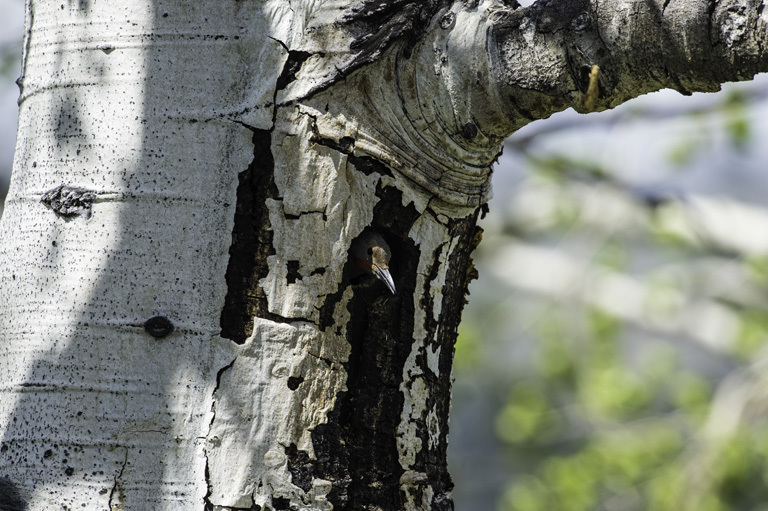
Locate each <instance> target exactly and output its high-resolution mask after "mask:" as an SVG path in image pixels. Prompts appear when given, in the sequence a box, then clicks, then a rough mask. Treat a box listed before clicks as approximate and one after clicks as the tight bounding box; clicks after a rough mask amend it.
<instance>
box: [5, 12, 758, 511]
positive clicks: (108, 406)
mask: <svg viewBox="0 0 768 511" xmlns="http://www.w3.org/2000/svg"><path fill="white" fill-rule="evenodd" d="M555 3H556V2H551V3H549V4H541V9H539V7H536V6H534V7H533V8H530V9H521V10H519V11H516V12H515V13H511V11H509V9H507V8H506V7H505V6H504V5H503V3H501V2H495V1H492V0H485V1H482V2H476V1H467V2H463V1H458V2H455V3H453V4H451V3H450V2H447V1H446V2H444V3H439V2H424V3H418V4H413V5H411V7H414V6H416V7H415V8H416V11H417V12H419V13H422V14H423V13H424V12H427V11H428V9H427V7H424V6H431V7H432V8H434V12H431V11H430V12H427V14H428V15H429V16H428V18H427V22H428V23H427V25H425V26H426V30H425V33H424V34H422V36H423V37H421V38H420V39H419V41H418V43H414V44H413V45H412V48H408V47H407V44H406V42H404V40H398V41H395V42H392V43H391V44H389V45H388V46H387V48H388V49H384V48H378V49H374V50H370V49H368V50H366V49H365V48H364V49H357V50H351V49H350V48H351V47H354V48H358V46H357V43H356V42H355V41H359V40H360V39H359V36H360V34H359V33H355V32H356V30H357V31H359V30H360V29H359V27H358V28H351V29H350V28H344V26H343V25H344V23H335V22H336V21H344V19H346V18H344V12H345V11H344V10H343V8H344V7H346V6H348V2H340V1H337V0H328V1H325V2H323V1H319V0H318V1H312V0H305V1H303V2H285V1H284V0H265V1H262V2H258V3H254V2H241V1H237V0H224V1H223V2H203V3H195V4H194V5H189V4H185V3H181V2H171V1H169V2H168V3H163V4H159V3H157V2H138V3H137V2H125V1H112V2H108V3H102V2H97V1H95V0H94V1H89V0H83V1H81V2H79V3H78V4H77V5H75V4H52V3H45V2H40V3H31V4H30V6H29V7H28V12H27V36H26V40H25V55H24V63H23V77H22V81H21V84H22V89H21V102H20V123H19V125H20V128H19V138H18V142H17V151H16V158H15V161H14V171H13V179H12V183H11V189H10V192H9V196H8V199H7V202H6V210H5V212H4V215H3V218H2V222H1V223H0V239H2V242H1V243H0V262H1V263H0V264H2V269H1V270H0V304H2V307H3V314H2V315H0V346H2V348H0V349H2V352H1V353H0V382H2V386H1V387H0V467H2V468H0V476H3V477H6V478H8V479H9V480H10V482H11V483H13V484H14V485H16V486H18V487H19V488H20V489H21V490H22V492H23V493H24V494H25V498H26V499H27V500H28V501H29V509H32V510H37V509H40V510H44V509H52V508H60V507H61V506H66V507H68V508H70V509H75V508H87V509H130V510H141V509H152V510H164V509H168V510H176V509H231V508H251V507H252V506H257V508H261V509H264V510H268V509H289V508H290V509H293V508H299V509H306V510H329V509H332V508H337V509H355V510H357V509H387V508H392V509H394V508H397V509H403V510H416V509H434V510H439V511H443V510H447V509H452V503H451V498H450V489H451V482H450V478H449V477H448V475H447V472H446V470H445V448H446V444H447V417H448V404H449V389H450V379H451V374H450V371H451V358H452V350H453V341H454V340H455V336H456V326H457V325H458V321H459V317H460V312H461V308H462V306H463V294H464V290H465V288H466V284H467V282H468V280H470V279H471V278H472V277H473V269H472V267H471V260H470V259H469V253H470V252H471V249H472V247H473V246H474V245H475V244H476V243H477V242H479V236H478V235H476V232H475V222H476V219H477V215H478V214H479V211H480V209H479V206H480V205H482V204H484V203H485V201H486V200H487V199H488V197H489V193H490V185H489V177H490V165H491V163H492V161H493V160H494V158H495V157H496V155H497V154H498V152H499V151H500V148H501V144H502V143H503V140H504V138H505V137H506V136H507V135H508V134H509V133H510V132H511V131H513V130H514V129H515V128H517V127H519V126H521V125H523V124H525V123H526V122H529V121H530V120H531V117H530V115H529V114H530V113H532V112H533V113H535V116H538V117H546V116H548V115H550V114H551V113H552V112H553V111H555V110H557V109H562V108H565V106H566V105H568V104H577V103H579V102H580V101H581V100H582V99H583V96H584V94H583V91H581V89H580V84H579V83H578V80H577V79H576V78H574V77H573V76H572V75H573V71H574V70H573V69H567V68H568V64H567V62H568V58H565V57H563V55H564V54H562V52H561V51H560V50H561V49H562V48H561V46H562V45H561V46H558V44H555V43H557V41H554V42H553V37H555V35H553V34H565V33H567V30H564V29H563V30H561V31H554V32H552V31H550V30H549V28H548V25H547V23H549V22H550V21H552V20H553V19H554V20H555V21H557V22H558V23H560V24H561V25H563V26H567V25H568V24H569V23H570V22H571V20H570V18H568V16H570V14H571V13H570V12H566V13H565V14H563V13H559V14H558V13H554V14H553V13H548V11H547V9H550V8H551V7H547V6H548V5H552V4H555ZM577 4H578V5H577ZM582 4H583V5H582ZM371 5H373V4H371ZM563 5H565V4H563ZM568 6H571V7H573V6H576V7H579V8H581V7H584V8H586V9H592V10H594V11H600V12H598V13H597V14H595V20H598V21H599V20H604V19H610V16H608V14H610V13H608V14H606V13H605V12H603V11H602V10H600V9H598V6H597V4H595V5H594V6H590V5H588V4H587V3H586V2H581V3H578V2H577V3H574V4H571V3H568ZM573 8H575V7H573ZM537 9H538V10H537ZM374 11H375V9H374ZM606 11H610V6H609V7H608V8H606ZM376 12H378V11H376ZM409 12H410V11H409ZM590 12H591V11H590ZM542 13H543V14H542ZM386 14H387V12H386V11H385V12H384V15H382V16H385V15H386ZM433 14H434V16H432V15H433ZM545 14H546V15H547V16H549V15H550V14H551V16H552V17H551V19H550V18H547V17H546V16H544V15H545ZM379 15H380V13H378V14H376V16H379ZM566 15H567V16H566ZM376 16H373V17H372V18H371V19H373V21H372V22H370V23H372V24H373V25H375V24H376V22H377V21H378V19H377V17H376ZM558 16H560V18H558ZM347 21H349V20H347ZM396 21H397V20H396ZM349 23H350V24H352V25H354V23H353V22H351V21H350V22H349ZM595 23H597V21H595ZM497 24H498V26H501V27H502V28H501V29H500V30H496V26H497ZM587 25H588V24H587ZM587 25H584V26H582V25H579V27H577V28H575V29H574V30H576V31H577V32H579V34H581V32H580V31H581V30H582V29H584V27H586V26H587ZM758 25H759V27H760V29H761V30H762V29H763V28H764V23H763V21H762V19H761V20H760V23H758ZM384 26H385V28H387V27H388V25H387V23H384ZM392 26H394V27H395V28H397V27H399V26H400V25H398V23H393V24H392ZM520 27H522V28H520ZM389 28H391V27H389ZM518 35H520V37H522V41H523V42H522V43H521V42H520V41H518V40H517V39H516V37H517V36H518ZM619 35H620V34H619ZM579 37H582V38H584V37H586V36H583V35H579ZM616 37H619V36H618V35H616ZM743 40H744V39H743V38H737V39H734V40H730V41H726V42H729V43H733V45H734V46H739V44H741V42H742V41H743ZM590 41H592V42H594V40H590ZM582 42H583V41H582ZM592 42H590V43H589V44H586V46H585V48H591V49H594V48H596V46H594V44H592ZM737 43H738V44H737ZM611 44H612V45H615V46H617V47H618V46H620V42H617V41H614V40H613V36H612V38H611ZM743 46H745V47H747V50H748V51H747V53H749V52H751V51H752V49H753V47H752V46H749V45H743ZM562 47H565V46H562ZM409 49H410V50H412V52H410V53H409V51H407V50H409ZM611 49H613V48H611ZM369 50H370V51H369ZM518 50H519V51H520V52H521V53H520V55H522V57H521V58H520V62H517V61H516V60H515V59H513V58H511V57H512V56H519V55H518V54H517V53H516V52H517V51H518ZM365 51H369V55H374V56H375V58H374V57H371V58H370V60H372V61H375V62H373V64H371V65H369V66H367V67H364V68H361V69H359V70H358V71H357V72H354V73H351V74H349V72H350V70H351V69H352V68H356V67H357V66H358V64H359V61H358V60H357V59H358V58H359V57H360V55H365ZM590 51H591V50H590ZM590 51H582V52H581V53H579V52H575V53H578V54H579V57H578V58H582V57H583V58H584V59H585V60H589V59H590V58H592V54H591V53H590ZM599 53H600V52H598V51H595V54H594V55H599ZM628 53H630V54H631V51H629V50H628ZM489 54H490V57H489ZM505 55H506V56H507V57H510V58H508V59H507V60H504V56H505ZM749 55H750V56H751V57H754V55H752V53H749ZM566 57H567V55H566ZM571 57H573V56H572V55H571ZM624 57H625V55H620V56H619V57H617V58H619V60H620V58H624ZM533 58H540V59H541V60H540V62H542V63H547V64H548V65H547V66H543V67H542V68H541V69H540V70H539V69H538V68H536V69H535V70H534V71H530V70H529V71H526V73H528V74H527V75H526V74H524V73H522V72H521V71H520V69H521V67H524V66H525V65H527V64H526V62H528V63H530V62H531V59H533ZM494 59H495V60H494ZM499 59H501V61H499ZM563 61H565V62H566V64H562V62H563ZM559 64H562V67H563V69H560V70H557V69H554V68H555V67H556V66H557V65H559ZM573 65H574V66H576V64H573ZM629 67H630V68H631V66H629ZM532 69H533V68H532ZM616 69H617V70H616V74H615V75H611V74H610V73H609V74H608V76H609V77H610V80H608V81H607V82H606V83H605V84H603V88H604V89H605V91H607V94H605V95H604V96H601V100H600V101H599V102H598V103H597V105H598V108H605V107H607V106H611V105H613V104H616V103H617V102H619V101H623V100H624V99H626V98H627V95H628V94H629V93H628V92H627V91H629V90H631V91H639V90H647V89H648V88H652V87H654V86H660V85H659V83H658V82H654V83H653V84H651V85H648V84H645V88H643V87H634V88H633V86H631V85H627V83H628V82H627V80H629V79H628V78H626V76H624V75H621V73H620V72H619V70H620V69H621V67H620V66H616ZM553 70H555V71H557V72H555V73H554V74H553V73H552V71H553ZM552 77H555V82H557V83H555V84H552V83H550V82H548V80H549V79H550V78H552ZM631 78H636V77H631ZM623 80H624V81H623ZM673 81H674V80H673ZM561 82H562V83H561ZM629 82H631V80H629ZM694 82H695V81H693V82H692V83H694ZM632 83H633V84H634V82H632ZM686 83H687V82H686ZM705 85H706V86H707V87H711V86H712V82H711V81H710V82H706V84H705ZM612 86H615V89H611V87H612ZM526 87H529V88H526ZM530 87H534V88H535V87H539V89H537V90H533V89H531V88H530ZM612 91H613V92H615V97H612V96H611V92H612ZM633 93H634V92H633ZM638 93H639V92H638ZM515 94H518V95H517V96H515ZM60 186H64V187H68V188H64V189H61V191H62V192H63V193H65V194H69V198H70V202H69V203H67V204H66V205H64V206H62V205H61V204H60V203H58V202H56V200H52V199H51V197H53V196H54V195H55V194H54V193H53V192H51V190H54V189H56V188H57V187H60ZM46 192H50V193H49V194H48V195H46ZM89 194H90V195H92V196H93V204H92V205H90V206H89V205H88V200H87V198H88V196H89ZM53 198H54V199H56V197H53ZM41 199H43V200H44V201H45V203H43V202H41ZM46 204H47V206H48V207H46ZM78 213H81V214H78ZM370 226H373V227H374V228H376V229H378V230H380V231H382V232H381V234H383V235H384V237H385V238H388V242H389V244H390V246H391V247H392V250H393V254H394V255H393V260H392V261H391V269H392V272H393V275H394V277H395V281H396V286H397V289H398V294H397V295H396V296H390V295H388V294H386V290H384V291H385V292H384V293H381V292H380V291H381V289H379V288H376V287H375V282H373V284H372V283H371V282H367V283H365V282H364V283H363V284H359V285H358V284H354V285H351V283H350V282H349V281H348V275H346V274H345V271H344V265H345V262H346V261H347V258H348V256H347V254H348V250H349V246H350V244H351V242H352V240H353V239H354V238H356V237H357V236H358V235H360V234H361V233H362V232H363V231H364V230H365V229H367V228H369V227H370ZM151 318H154V319H152V321H150V323H145V322H146V321H147V320H150V319H151ZM171 325H172V326H173V332H170V326H171ZM222 332H226V337H231V339H230V338H224V337H222ZM2 490H3V486H2V485H0V491H2Z"/></svg>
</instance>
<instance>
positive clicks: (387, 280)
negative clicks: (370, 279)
mask: <svg viewBox="0 0 768 511" xmlns="http://www.w3.org/2000/svg"><path fill="white" fill-rule="evenodd" d="M373 274H374V275H375V276H376V278H377V279H379V280H380V281H382V282H384V284H386V286H387V288H388V289H389V290H390V291H391V292H392V294H395V282H394V281H393V280H392V275H390V274H389V270H385V269H383V268H381V267H380V266H379V265H378V264H376V263H374V264H373Z"/></svg>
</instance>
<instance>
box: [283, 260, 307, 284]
mask: <svg viewBox="0 0 768 511" xmlns="http://www.w3.org/2000/svg"><path fill="white" fill-rule="evenodd" d="M286 266H287V267H288V274H287V275H286V280H287V281H288V283H289V284H293V283H295V282H296V281H297V280H301V279H302V278H303V277H302V276H301V273H299V262H298V261H293V260H292V261H287V262H286Z"/></svg>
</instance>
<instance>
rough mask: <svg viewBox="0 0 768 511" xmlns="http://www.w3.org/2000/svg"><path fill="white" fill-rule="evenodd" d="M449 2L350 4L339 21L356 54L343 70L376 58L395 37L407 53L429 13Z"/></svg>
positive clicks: (364, 1) (394, 0) (367, 0)
mask: <svg viewBox="0 0 768 511" xmlns="http://www.w3.org/2000/svg"><path fill="white" fill-rule="evenodd" d="M450 3H451V2H450V1H448V0H422V1H414V0H391V1H388V2H382V1H381V0H362V1H361V2H359V3H358V4H357V5H355V6H353V7H352V8H351V10H350V12H349V13H348V14H346V15H345V16H344V18H343V19H342V22H343V23H345V24H347V25H348V26H349V28H350V31H351V32H352V33H353V37H354V41H353V42H352V44H351V47H352V49H353V50H357V51H358V54H357V55H356V56H355V58H354V60H353V61H352V62H351V64H350V65H349V66H348V67H347V68H346V69H345V70H344V72H345V74H349V73H350V72H352V71H353V70H354V69H357V68H358V67H360V66H362V65H364V64H367V63H370V62H373V61H375V60H377V59H378V58H379V57H380V56H381V54H382V53H384V51H386V50H387V48H389V47H390V46H391V45H392V44H393V43H394V42H396V41H404V43H405V45H404V48H403V54H404V55H405V56H406V57H409V56H410V54H411V51H412V50H413V47H414V46H415V45H416V43H417V42H418V41H419V38H420V37H421V36H423V35H424V34H425V33H426V28H427V25H428V24H429V22H430V20H431V19H432V17H433V16H434V15H435V14H437V12H438V11H440V9H442V8H444V7H447V6H448V5H450Z"/></svg>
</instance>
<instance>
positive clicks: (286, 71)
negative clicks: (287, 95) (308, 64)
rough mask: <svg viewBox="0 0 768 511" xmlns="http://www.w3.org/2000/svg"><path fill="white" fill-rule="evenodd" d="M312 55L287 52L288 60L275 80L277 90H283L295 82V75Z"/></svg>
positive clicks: (301, 52) (300, 52) (304, 52)
mask: <svg viewBox="0 0 768 511" xmlns="http://www.w3.org/2000/svg"><path fill="white" fill-rule="evenodd" d="M311 56H312V54H311V53H308V52H306V51H296V50H291V51H289V52H288V59H287V60H286V61H285V65H284V66H283V71H282V72H281V73H280V76H279V77H278V78H277V90H282V89H285V87H286V86H287V85H288V84H289V83H291V82H292V81H294V80H296V73H298V72H299V70H300V69H301V66H302V65H303V64H304V62H305V61H306V60H307V59H308V58H309V57H311Z"/></svg>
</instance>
